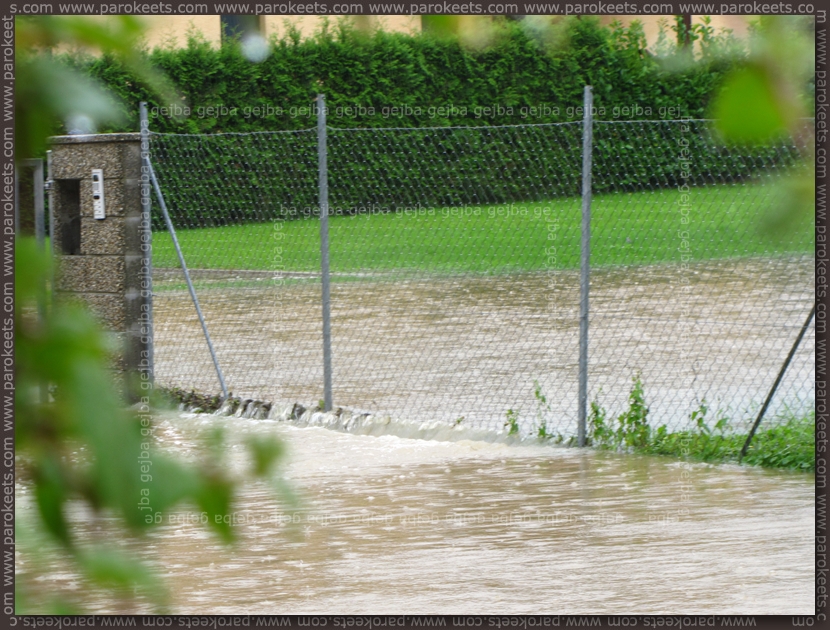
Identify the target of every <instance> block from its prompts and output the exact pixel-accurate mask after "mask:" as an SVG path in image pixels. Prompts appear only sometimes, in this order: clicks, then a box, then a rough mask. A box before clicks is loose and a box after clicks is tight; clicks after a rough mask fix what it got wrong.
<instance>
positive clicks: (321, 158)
mask: <svg viewBox="0 0 830 630" xmlns="http://www.w3.org/2000/svg"><path fill="white" fill-rule="evenodd" d="M326 140H327V138H326V97H325V95H324V94H318V95H317V159H318V184H319V189H320V274H321V277H322V284H323V411H331V408H332V396H331V287H330V286H329V171H328V153H327V150H328V149H327V146H326Z"/></svg>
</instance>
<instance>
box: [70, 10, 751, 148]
mask: <svg viewBox="0 0 830 630" xmlns="http://www.w3.org/2000/svg"><path fill="white" fill-rule="evenodd" d="M707 33H708V32H707ZM699 45H700V46H701V47H702V51H703V53H702V55H699V58H698V59H697V61H696V62H695V63H693V64H691V65H689V64H686V65H683V64H682V63H680V61H681V59H682V55H683V53H682V52H680V51H678V50H677V49H676V47H674V46H671V45H670V46H661V47H659V49H660V53H659V54H653V53H651V52H649V51H648V50H646V42H645V38H644V36H643V33H642V29H641V27H640V26H639V25H637V24H634V25H633V26H631V27H628V28H623V27H616V28H613V27H603V26H600V24H599V22H598V21H597V20H595V19H593V18H587V17H586V18H584V19H575V18H569V19H566V20H565V21H564V22H563V23H562V24H561V25H560V27H559V29H558V36H557V37H556V38H555V39H554V40H553V41H552V42H551V41H546V40H544V38H541V37H540V36H536V35H534V34H533V32H531V31H528V30H526V29H523V28H522V27H521V26H519V25H517V24H515V23H513V22H505V23H503V24H501V26H500V27H499V29H498V31H497V35H496V36H495V37H494V38H493V40H492V41H491V42H490V43H489V45H488V46H487V47H485V48H483V49H472V48H469V47H467V46H465V45H463V44H462V43H460V42H459V41H458V40H457V39H453V38H447V37H437V36H433V35H430V34H417V35H408V34H402V33H387V32H381V31H378V32H374V33H372V34H371V35H368V34H364V33H362V32H360V31H355V30H353V29H350V28H348V27H347V26H345V25H344V24H341V25H339V26H338V27H336V28H334V29H327V30H323V31H321V32H320V33H319V34H318V35H317V36H315V37H313V38H308V39H301V38H300V37H299V35H298V34H297V33H296V32H289V33H288V34H287V35H286V36H285V37H284V38H283V39H274V40H272V41H271V54H270V55H269V56H268V57H267V58H266V59H265V60H264V61H262V62H261V63H251V62H250V61H248V60H247V59H246V58H245V57H244V56H243V54H242V52H241V50H240V48H239V46H238V45H235V44H229V45H225V46H223V47H221V48H214V47H212V46H211V45H210V44H208V43H207V42H206V41H204V40H203V39H199V37H197V36H194V37H191V38H190V39H189V42H188V45H187V46H186V47H184V48H179V49H170V48H167V49H165V48H157V49H154V50H152V51H151V52H148V53H147V55H148V56H149V59H150V62H151V63H152V65H153V66H155V67H157V68H159V69H161V70H162V71H164V73H165V74H166V75H167V76H168V77H169V78H170V80H171V82H172V83H173V85H175V87H176V88H177V89H178V90H179V91H180V93H181V94H182V96H183V97H184V100H183V101H182V108H184V107H185V106H187V107H189V114H190V115H189V116H185V117H182V118H174V117H171V116H169V115H162V114H167V113H169V112H163V111H162V110H161V109H160V106H161V105H162V104H161V103H159V102H157V100H156V97H155V95H154V94H152V93H150V92H149V91H148V90H147V89H146V87H145V86H144V85H143V84H142V83H141V81H139V80H138V79H137V78H136V77H134V76H132V75H131V74H130V73H129V72H128V71H127V70H126V69H125V68H124V67H123V66H122V65H121V64H119V62H117V61H116V60H114V59H113V58H111V57H108V56H103V57H100V58H91V57H79V56H69V55H68V56H65V59H66V60H67V62H68V63H71V64H73V65H75V66H77V67H80V68H81V69H83V70H84V71H85V72H87V73H88V74H89V75H91V76H93V77H95V78H97V79H99V80H101V81H102V82H103V83H104V84H105V85H106V86H108V87H109V88H110V89H111V90H112V91H113V92H114V93H115V94H116V95H118V97H119V98H120V101H121V103H122V105H123V108H124V112H125V114H126V115H127V119H128V122H127V123H125V124H124V125H123V126H122V127H121V128H113V129H110V130H111V131H121V130H136V129H137V128H138V121H137V109H138V103H139V102H140V101H141V100H146V101H147V102H148V103H149V105H150V108H151V111H154V112H156V116H154V117H153V120H152V121H151V128H152V129H153V130H154V131H158V132H171V133H215V132H242V131H264V130H272V131H274V130H287V129H307V128H309V127H313V126H314V114H313V112H312V111H310V106H311V105H312V99H313V98H314V96H315V95H316V94H317V93H318V92H324V93H325V94H326V95H327V102H328V104H329V107H330V114H329V124H330V125H331V126H334V127H343V128H349V127H423V126H438V127H444V126H448V125H504V124H515V123H521V122H535V123H545V122H564V121H569V120H579V119H581V117H582V116H581V113H580V112H579V111H578V109H577V108H578V107H580V106H581V104H582V92H583V87H584V86H585V85H586V84H590V85H592V86H593V88H594V100H595V105H596V107H597V109H598V112H597V113H598V116H597V117H598V118H604V119H609V120H610V119H614V118H617V119H623V120H625V119H632V118H636V119H657V118H680V117H690V118H702V117H704V116H705V113H706V109H707V105H708V102H709V100H710V98H711V96H712V94H713V93H714V91H715V90H716V89H717V87H718V86H719V85H720V83H721V81H722V78H723V76H724V74H725V73H726V71H727V70H728V69H729V68H730V67H731V65H732V64H733V63H734V60H735V59H739V58H740V56H741V51H740V47H739V46H738V45H737V44H735V43H734V42H733V40H732V39H731V38H730V37H729V36H728V35H712V34H705V35H704V36H702V37H701V39H700V41H699ZM727 48H729V49H730V50H731V51H732V52H737V57H735V56H734V55H733V56H723V55H721V54H719V53H720V52H722V51H723V50H724V49H727ZM716 53H717V54H716ZM207 108H214V110H215V111H214V112H211V113H216V114H218V115H216V116H213V115H208V114H209V110H208V109H207ZM256 108H259V113H260V114H264V115H256V111H257V110H256ZM269 108H270V110H269ZM275 108H282V112H281V113H280V111H278V110H276V109H275ZM391 108H398V109H397V110H392V109H391ZM442 108H443V109H442ZM532 108H535V109H532ZM269 111H270V113H269ZM292 113H293V115H292Z"/></svg>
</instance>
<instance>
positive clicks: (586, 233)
mask: <svg viewBox="0 0 830 630" xmlns="http://www.w3.org/2000/svg"><path fill="white" fill-rule="evenodd" d="M593 105H594V98H593V94H592V93H591V86H590V85H586V86H585V102H584V109H585V112H584V118H583V125H582V245H581V252H580V254H581V255H580V263H579V412H578V416H577V418H578V422H579V424H578V427H577V443H578V444H579V446H585V425H586V420H587V417H588V290H589V288H590V274H591V160H592V145H593V122H594V118H593V113H592V110H593Z"/></svg>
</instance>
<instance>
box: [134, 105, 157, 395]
mask: <svg viewBox="0 0 830 630" xmlns="http://www.w3.org/2000/svg"><path fill="white" fill-rule="evenodd" d="M138 116H139V129H138V130H139V132H140V133H141V158H142V159H141V183H140V188H141V242H142V243H146V244H147V249H146V250H145V251H144V255H143V256H142V258H143V260H142V261H141V262H142V265H141V266H142V267H143V268H144V269H146V270H147V271H146V274H145V277H144V278H143V280H145V281H146V283H147V286H146V289H144V290H146V291H147V293H146V296H145V297H144V304H146V305H147V328H148V333H149V334H148V336H149V338H150V343H148V344H147V354H148V357H147V362H148V364H149V370H148V371H149V375H150V382H154V381H155V373H156V366H155V338H154V335H153V254H152V252H153V230H152V225H151V213H152V202H151V200H150V172H149V171H150V169H149V167H148V166H147V165H146V164H145V163H144V160H145V159H146V160H147V164H149V161H150V122H149V120H148V118H147V103H145V102H141V103H139V105H138ZM145 171H146V172H145Z"/></svg>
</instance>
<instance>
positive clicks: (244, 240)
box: [153, 184, 815, 273]
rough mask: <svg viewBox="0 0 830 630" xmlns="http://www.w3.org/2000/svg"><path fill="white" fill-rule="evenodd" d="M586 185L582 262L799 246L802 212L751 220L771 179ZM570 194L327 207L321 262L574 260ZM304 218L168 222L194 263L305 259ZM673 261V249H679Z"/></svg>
mask: <svg viewBox="0 0 830 630" xmlns="http://www.w3.org/2000/svg"><path fill="white" fill-rule="evenodd" d="M685 195H686V196H684V194H683V193H681V192H679V191H677V190H674V189H659V190H654V191H650V192H637V193H619V194H611V195H601V196H597V197H595V198H594V200H593V204H592V215H591V230H592V241H591V260H592V265H593V266H597V267H599V266H616V265H643V264H655V263H666V262H681V260H682V258H681V257H682V256H686V261H701V260H714V259H722V258H735V257H750V256H768V255H781V254H790V253H811V252H813V251H814V250H815V241H814V238H815V236H814V229H813V222H812V221H810V220H806V221H803V222H802V223H800V224H798V225H795V226H793V228H792V229H791V230H790V231H789V232H788V233H787V234H785V235H783V237H781V236H778V237H774V236H772V235H770V234H768V233H765V232H764V231H763V230H762V229H761V228H760V224H761V219H762V218H763V216H764V212H765V210H766V209H767V208H769V207H771V206H772V205H773V204H774V203H776V201H779V200H780V199H781V193H780V191H779V189H778V188H777V187H775V186H773V185H758V184H751V185H721V186H709V187H702V188H693V189H692V190H691V191H689V192H687V193H686V194H685ZM580 220H581V210H580V200H579V198H564V199H555V200H551V201H548V202H541V203H527V204H515V205H513V206H505V205H501V206H475V207H466V208H453V209H450V208H421V209H419V210H409V211H401V212H393V213H387V214H375V215H358V216H351V217H349V216H335V217H331V218H330V220H329V221H330V223H329V225H330V228H329V229H330V235H331V237H330V251H331V270H332V272H334V273H348V272H356V271H361V270H370V271H384V270H393V269H395V270H402V269H418V270H421V271H433V272H439V273H440V272H448V273H449V272H480V273H483V272H490V273H498V272H509V271H535V270H542V269H574V268H577V267H578V266H579V243H580ZM319 232H320V225H319V220H318V219H316V218H311V219H301V220H292V221H274V222H269V223H261V224H248V225H237V226H228V227H219V228H202V229H190V230H179V231H178V237H179V241H180V243H181V245H182V249H183V251H184V254H185V257H186V259H187V262H188V264H189V265H190V266H191V267H192V268H194V269H199V268H202V269H248V270H290V271H316V270H317V269H319V264H320V234H319ZM153 257H154V261H153V262H154V265H155V266H157V267H175V266H177V265H178V261H177V259H176V255H175V251H174V250H173V246H172V242H171V239H170V237H169V235H167V234H166V233H164V232H159V233H156V234H155V235H154V241H153ZM684 262H685V261H684Z"/></svg>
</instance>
